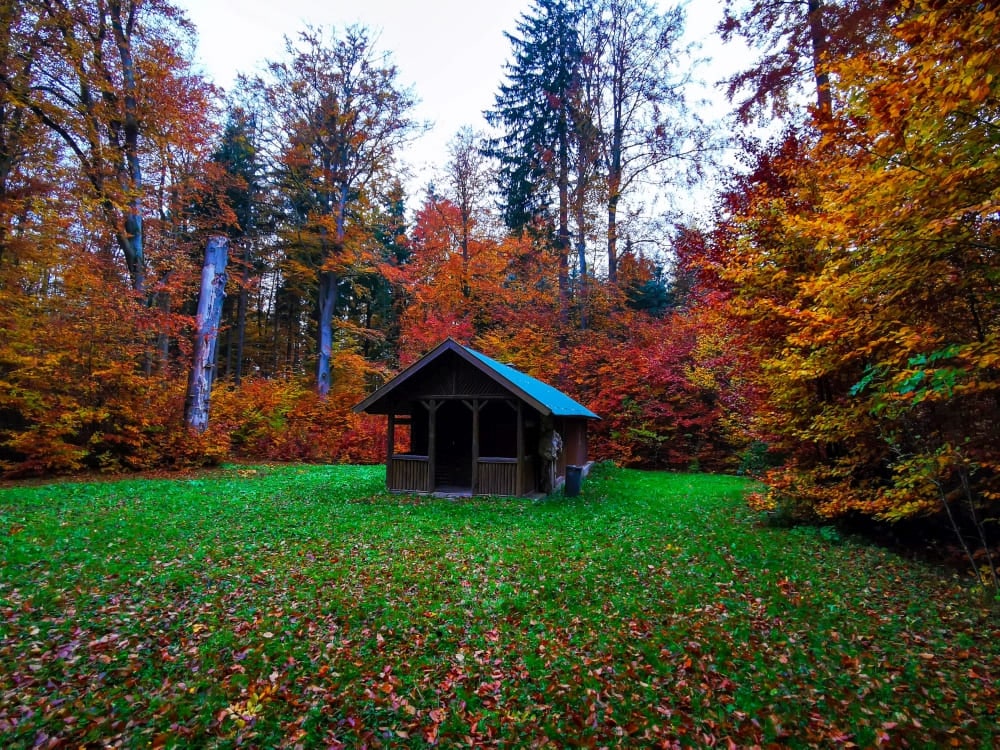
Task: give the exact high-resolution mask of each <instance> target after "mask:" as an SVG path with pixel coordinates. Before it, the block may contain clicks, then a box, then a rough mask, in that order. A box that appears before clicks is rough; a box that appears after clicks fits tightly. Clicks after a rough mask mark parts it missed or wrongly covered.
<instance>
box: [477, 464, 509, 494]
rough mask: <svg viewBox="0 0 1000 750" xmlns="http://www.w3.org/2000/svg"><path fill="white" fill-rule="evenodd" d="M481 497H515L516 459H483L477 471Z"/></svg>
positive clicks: (478, 489)
mask: <svg viewBox="0 0 1000 750" xmlns="http://www.w3.org/2000/svg"><path fill="white" fill-rule="evenodd" d="M477 473H478V475H479V486H478V488H477V491H478V493H479V494H481V495H517V494H518V492H517V459H516V458H496V457H483V458H480V459H479V466H478V469H477Z"/></svg>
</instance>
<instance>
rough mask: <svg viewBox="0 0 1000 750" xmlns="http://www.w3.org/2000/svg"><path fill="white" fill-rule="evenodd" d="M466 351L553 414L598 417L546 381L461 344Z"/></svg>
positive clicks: (558, 415) (588, 417) (587, 417)
mask: <svg viewBox="0 0 1000 750" xmlns="http://www.w3.org/2000/svg"><path fill="white" fill-rule="evenodd" d="M459 346H461V345H459ZM462 349H464V350H465V351H466V352H468V353H469V354H471V355H472V356H473V357H475V358H476V359H477V360H479V362H481V363H482V364H483V365H484V366H486V367H488V368H489V369H490V370H492V371H493V373H494V374H495V375H496V376H498V377H499V378H500V379H501V380H505V381H507V383H509V384H510V385H511V386H513V387H514V390H520V391H522V392H523V393H525V394H526V395H528V396H530V397H531V398H532V399H534V400H535V401H537V402H538V403H540V404H542V405H544V406H545V408H546V409H548V410H549V411H550V412H551V413H552V414H553V415H555V416H557V417H584V418H586V419H600V417H598V416H597V415H596V414H594V412H592V411H591V410H590V409H588V408H587V407H586V406H584V405H583V404H580V403H578V402H576V401H574V400H573V399H571V398H570V397H569V396H567V395H566V394H565V393H563V392H562V391H560V390H558V389H556V388H553V387H552V386H551V385H549V384H548V383H543V382H542V381H541V380H538V379H537V378H533V377H531V376H530V375H526V374H524V373H523V372H521V371H520V370H515V369H514V368H513V367H510V366H509V365H505V364H503V363H502V362H497V361H496V360H495V359H491V358H490V357H487V356H486V355H485V354H483V353H481V352H477V351H476V350H475V349H470V348H469V347H467V346H462Z"/></svg>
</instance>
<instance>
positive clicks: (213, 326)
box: [184, 237, 229, 432]
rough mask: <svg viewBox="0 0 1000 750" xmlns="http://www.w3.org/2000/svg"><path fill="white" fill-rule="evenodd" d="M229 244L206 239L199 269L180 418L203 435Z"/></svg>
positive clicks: (210, 392) (213, 377) (224, 241)
mask: <svg viewBox="0 0 1000 750" xmlns="http://www.w3.org/2000/svg"><path fill="white" fill-rule="evenodd" d="M228 258H229V240H228V239H226V238H225V237H210V238H209V240H208V244H207V245H206V247H205V264H204V265H203V266H202V268H201V293H200V294H199V296H198V317H197V323H196V327H197V330H196V332H195V340H194V358H193V359H194V361H193V362H192V364H191V377H190V379H189V380H188V392H187V403H186V404H185V408H184V416H185V419H186V421H187V424H188V427H190V428H191V429H193V430H195V431H197V432H204V431H205V429H206V428H207V427H208V406H209V400H210V399H211V397H212V381H213V380H214V379H215V345H216V342H217V341H218V337H219V319H220V318H221V317H222V302H223V300H224V299H225V298H226V261H227V260H228Z"/></svg>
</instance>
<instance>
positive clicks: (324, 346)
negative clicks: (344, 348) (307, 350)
mask: <svg viewBox="0 0 1000 750" xmlns="http://www.w3.org/2000/svg"><path fill="white" fill-rule="evenodd" d="M337 282H338V278H337V274H336V273H334V272H333V271H322V272H321V273H320V275H319V326H318V328H319V363H318V366H317V369H316V392H317V393H318V394H319V395H320V396H326V395H327V394H328V393H329V392H330V360H331V358H332V357H333V311H334V309H335V308H336V307H337Z"/></svg>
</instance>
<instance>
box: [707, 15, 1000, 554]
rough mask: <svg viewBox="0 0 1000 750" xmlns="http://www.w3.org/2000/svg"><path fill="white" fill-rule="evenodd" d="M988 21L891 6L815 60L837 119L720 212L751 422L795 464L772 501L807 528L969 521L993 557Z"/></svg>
mask: <svg viewBox="0 0 1000 750" xmlns="http://www.w3.org/2000/svg"><path fill="white" fill-rule="evenodd" d="M997 19H998V9H997V8H996V5H995V4H991V5H987V6H981V7H975V8H972V7H966V6H965V5H962V4H938V3H932V2H924V1H923V0H913V1H912V2H906V3H903V4H901V6H900V8H899V13H898V15H896V16H892V17H888V18H886V19H885V22H884V24H883V26H882V33H881V36H880V37H879V38H878V39H876V38H875V37H870V38H869V44H868V45H867V46H866V47H865V48H863V49H861V48H859V49H856V50H854V53H853V54H851V55H849V56H845V57H832V56H831V57H829V58H828V60H827V62H826V63H825V66H826V69H827V70H828V71H829V72H830V74H831V77H830V80H831V85H832V86H833V85H835V87H836V88H835V90H834V91H833V92H832V93H833V99H834V100H835V101H839V102H842V104H840V105H839V106H838V107H836V108H835V109H834V110H833V112H832V113H831V117H830V119H829V120H828V121H827V122H824V123H821V125H822V127H821V130H820V132H821V137H819V138H816V137H815V135H813V134H810V135H809V137H807V138H802V139H797V140H796V139H792V138H786V139H784V140H783V141H782V145H781V149H780V150H778V151H776V152H772V153H771V154H769V155H767V158H762V159H760V160H758V167H759V168H758V170H757V176H758V178H759V179H757V180H755V181H754V183H753V184H752V185H750V186H749V187H751V188H752V189H748V190H741V191H739V194H740V195H741V196H742V199H741V200H740V201H739V202H736V201H734V202H733V203H732V206H733V207H734V208H736V209H737V210H734V211H733V214H732V223H731V225H730V227H731V229H732V233H731V234H730V235H729V239H730V243H729V244H728V246H727V248H726V249H727V251H728V252H727V253H726V254H725V255H723V254H719V255H717V256H716V257H715V262H716V268H717V269H721V272H720V278H721V279H722V280H723V282H724V283H725V284H728V285H729V288H730V289H731V294H732V297H731V308H730V309H731V311H732V312H733V313H734V314H735V315H736V316H738V318H739V319H740V320H741V321H742V324H743V326H744V328H745V330H747V331H748V332H749V333H750V335H749V336H748V339H747V340H748V342H750V345H751V346H754V347H755V348H756V350H757V351H758V352H759V354H760V358H761V361H762V379H763V381H764V385H765V386H766V392H767V407H766V408H765V409H762V410H761V412H760V415H759V416H758V427H759V428H763V430H764V431H767V432H770V434H771V436H772V438H773V440H774V441H775V442H776V444H777V446H778V447H779V449H780V450H781V451H782V452H784V453H785V454H786V455H787V456H788V459H789V460H788V462H787V464H786V465H785V466H784V467H782V468H781V469H780V470H776V471H774V472H772V473H771V474H770V475H769V482H770V486H771V498H772V499H773V500H777V499H779V498H780V499H781V500H782V501H784V502H786V503H789V504H791V507H794V508H796V509H798V510H800V511H802V512H803V513H813V514H818V515H820V516H823V517H839V516H844V515H847V514H863V515H866V516H869V517H874V518H878V519H882V520H899V519H903V518H911V517H914V516H919V515H924V514H931V513H938V514H941V515H944V516H947V517H949V518H955V517H958V518H961V517H963V516H964V519H965V521H966V522H968V523H970V524H971V526H970V528H973V529H978V532H980V533H979V539H978V545H979V546H980V547H983V548H988V547H989V546H990V544H991V543H992V542H990V540H989V536H988V534H987V533H985V527H984V526H982V525H981V524H980V523H979V519H981V518H982V514H983V513H984V512H994V513H995V508H996V505H995V502H996V499H997V497H1000V491H998V485H997V477H998V476H1000V456H998V453H997V448H996V445H997V441H996V435H997V423H996V418H995V415H996V414H997V413H998V406H1000V404H998V403H997V397H996V394H997V391H998V385H997V364H998V363H1000V350H998V348H997V340H998V338H997V334H998V331H1000V307H998V304H997V299H998V297H997V287H996V279H997V268H998V265H997V248H998V247H1000V228H998V224H997V216H998V203H997V200H996V191H995V185H996V184H997V180H998V174H1000V151H998V147H997V144H998V140H997V137H996V134H997V132H998V131H997V128H998V121H1000V108H998V104H997V102H998V101H1000V90H998V86H1000V83H998V81H1000V69H998V58H997V56H996V54H995V52H994V49H993V48H994V46H995V44H994V42H995V39H994V37H995V33H994V32H993V31H992V30H993V29H994V28H995V24H996V21H997ZM876 41H877V44H876V43H875V42H876ZM955 528H956V530H959V529H960V525H959V524H958V523H956V524H955ZM959 538H960V539H963V540H964V537H962V536H961V535H960V537H959ZM963 543H964V542H963Z"/></svg>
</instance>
